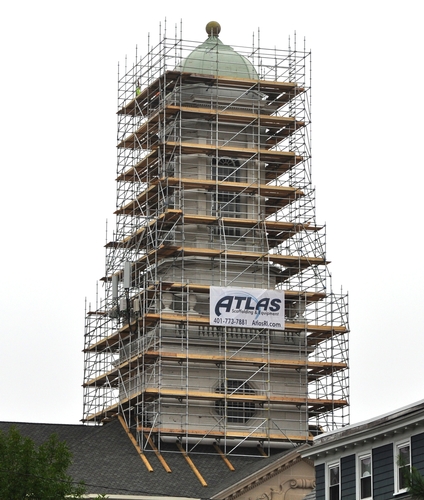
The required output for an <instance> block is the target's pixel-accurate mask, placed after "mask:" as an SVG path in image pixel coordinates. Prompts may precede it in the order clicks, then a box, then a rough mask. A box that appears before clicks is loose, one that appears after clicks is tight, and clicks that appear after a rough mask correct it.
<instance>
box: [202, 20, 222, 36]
mask: <svg viewBox="0 0 424 500" xmlns="http://www.w3.org/2000/svg"><path fill="white" fill-rule="evenodd" d="M206 33H207V34H208V35H209V36H219V34H220V33H221V25H220V24H219V23H218V22H216V21H209V22H208V24H207V25H206Z"/></svg>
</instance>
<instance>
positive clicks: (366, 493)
mask: <svg viewBox="0 0 424 500" xmlns="http://www.w3.org/2000/svg"><path fill="white" fill-rule="evenodd" d="M358 476H359V477H358V482H359V484H358V491H359V498H360V499H361V500H364V499H366V498H367V499H368V498H372V461H371V453H367V454H366V455H361V456H359V457H358Z"/></svg>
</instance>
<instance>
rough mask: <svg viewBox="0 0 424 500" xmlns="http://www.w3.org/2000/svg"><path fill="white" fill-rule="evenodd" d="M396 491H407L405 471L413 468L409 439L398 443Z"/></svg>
mask: <svg viewBox="0 0 424 500" xmlns="http://www.w3.org/2000/svg"><path fill="white" fill-rule="evenodd" d="M395 460H396V463H395V471H396V477H395V492H396V493H400V492H403V491H406V481H405V472H409V471H410V470H411V445H410V443H409V441H407V442H404V443H399V444H397V445H396V453H395Z"/></svg>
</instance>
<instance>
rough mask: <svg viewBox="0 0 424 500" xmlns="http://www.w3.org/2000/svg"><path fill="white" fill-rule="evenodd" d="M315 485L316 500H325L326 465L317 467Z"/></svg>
mask: <svg viewBox="0 0 424 500" xmlns="http://www.w3.org/2000/svg"><path fill="white" fill-rule="evenodd" d="M315 485H316V486H315V496H316V500H325V464H320V465H317V466H316V467H315Z"/></svg>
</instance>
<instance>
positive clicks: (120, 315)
mask: <svg viewBox="0 0 424 500" xmlns="http://www.w3.org/2000/svg"><path fill="white" fill-rule="evenodd" d="M206 30H207V39H206V41H204V42H203V43H201V44H194V43H193V42H188V41H185V40H182V39H177V38H175V39H169V38H167V37H166V35H165V36H164V37H163V38H162V40H161V41H160V43H159V44H158V45H157V46H156V47H149V49H148V52H147V54H146V56H145V57H144V58H141V59H137V60H136V62H135V64H134V65H133V66H132V67H131V68H130V69H127V68H125V74H124V75H123V76H121V77H119V82H118V91H119V102H118V170H117V180H116V181H117V209H116V212H115V214H116V231H115V233H114V236H113V239H112V241H111V242H110V243H108V244H107V251H106V275H105V277H104V278H103V281H104V298H103V299H102V300H101V301H100V303H99V304H98V306H97V307H96V310H94V311H88V312H87V316H86V329H85V348H84V352H85V374H84V421H85V422H86V423H93V424H102V423H107V422H108V421H110V420H111V419H114V418H119V419H120V420H121V422H122V423H123V425H124V426H125V427H126V429H127V430H128V432H129V433H131V435H132V436H134V438H135V439H136V440H137V442H138V445H139V446H140V448H141V450H143V451H147V450H149V449H150V448H151V446H152V445H153V446H155V447H157V448H158V449H159V450H160V449H161V446H162V443H166V442H169V441H170V440H171V441H173V442H175V441H176V440H177V441H178V443H179V444H180V445H181V446H182V447H185V449H186V451H190V450H192V449H194V448H196V446H199V445H204V444H214V445H215V446H216V445H219V446H220V449H221V450H222V451H223V452H224V453H225V454H231V453H242V450H243V449H244V448H246V447H249V446H257V445H259V446H260V447H261V449H263V450H264V453H268V452H269V450H272V449H273V448H275V447H279V448H281V447H292V446H293V445H294V444H299V443H304V442H308V441H309V440H311V439H312V437H313V436H314V435H315V434H317V433H320V432H323V431H325V430H331V429H334V428H337V427H341V426H343V425H346V424H347V423H349V416H348V415H349V414H348V325H347V298H346V296H343V295H337V294H334V293H333V291H332V290H331V282H330V279H329V272H328V268H327V265H328V261H327V258H326V249H325V228H324V227H323V226H320V225H317V223H316V220H315V201H314V190H313V187H312V182H311V151H310V120H311V118H310V105H309V103H310V54H309V53H308V52H306V51H305V50H298V49H297V48H296V46H295V47H294V48H293V47H290V46H289V47H288V49H286V50H280V49H272V50H271V49H264V48H262V47H259V46H253V47H251V48H246V47H237V48H233V47H231V46H229V45H225V44H224V43H223V41H222V40H221V34H220V30H221V28H220V26H219V24H218V23H216V22H211V23H209V24H208V25H207V27H206Z"/></svg>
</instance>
